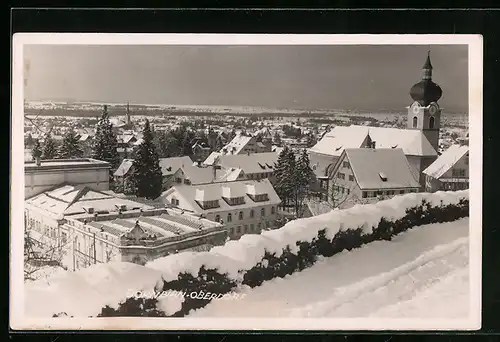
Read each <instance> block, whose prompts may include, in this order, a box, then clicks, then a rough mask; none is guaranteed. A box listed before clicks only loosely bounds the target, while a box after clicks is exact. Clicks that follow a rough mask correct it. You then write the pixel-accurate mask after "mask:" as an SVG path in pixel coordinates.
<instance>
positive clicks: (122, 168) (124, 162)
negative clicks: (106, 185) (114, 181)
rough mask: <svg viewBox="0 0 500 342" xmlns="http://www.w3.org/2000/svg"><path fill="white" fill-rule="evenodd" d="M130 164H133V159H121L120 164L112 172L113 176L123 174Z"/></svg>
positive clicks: (127, 170)
mask: <svg viewBox="0 0 500 342" xmlns="http://www.w3.org/2000/svg"><path fill="white" fill-rule="evenodd" d="M132 164H134V160H133V159H123V160H122V163H121V164H120V166H118V168H117V169H116V171H115V172H114V173H113V176H117V177H123V176H125V175H126V174H127V173H128V172H129V171H130V168H131V167H132Z"/></svg>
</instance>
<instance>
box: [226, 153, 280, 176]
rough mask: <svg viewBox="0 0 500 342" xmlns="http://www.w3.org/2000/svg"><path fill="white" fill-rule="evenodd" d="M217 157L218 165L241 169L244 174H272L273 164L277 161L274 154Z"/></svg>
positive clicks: (276, 154) (276, 155) (276, 156)
mask: <svg viewBox="0 0 500 342" xmlns="http://www.w3.org/2000/svg"><path fill="white" fill-rule="evenodd" d="M218 157H219V159H218V163H217V164H218V165H221V166H223V167H227V168H230V167H232V168H238V169H242V170H243V172H245V173H246V174H249V173H266V172H273V171H274V163H275V162H277V161H278V153H276V152H263V153H251V154H246V153H244V154H236V155H221V156H218Z"/></svg>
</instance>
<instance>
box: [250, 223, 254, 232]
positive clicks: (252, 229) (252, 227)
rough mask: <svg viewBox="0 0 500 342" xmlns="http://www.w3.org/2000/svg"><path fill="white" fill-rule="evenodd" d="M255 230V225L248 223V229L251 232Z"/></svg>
mask: <svg viewBox="0 0 500 342" xmlns="http://www.w3.org/2000/svg"><path fill="white" fill-rule="evenodd" d="M254 230H255V225H254V224H253V223H251V224H250V231H251V232H253V231H254Z"/></svg>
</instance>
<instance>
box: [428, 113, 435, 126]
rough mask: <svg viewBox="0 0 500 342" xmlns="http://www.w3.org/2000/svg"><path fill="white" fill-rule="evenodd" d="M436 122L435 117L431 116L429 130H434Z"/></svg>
mask: <svg viewBox="0 0 500 342" xmlns="http://www.w3.org/2000/svg"><path fill="white" fill-rule="evenodd" d="M434 120H435V119H434V117H433V116H431V117H430V118H429V128H430V129H433V128H434Z"/></svg>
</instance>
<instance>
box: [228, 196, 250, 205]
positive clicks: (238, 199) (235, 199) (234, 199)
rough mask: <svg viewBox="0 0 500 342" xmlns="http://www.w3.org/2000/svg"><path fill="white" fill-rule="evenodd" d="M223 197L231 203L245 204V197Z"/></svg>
mask: <svg viewBox="0 0 500 342" xmlns="http://www.w3.org/2000/svg"><path fill="white" fill-rule="evenodd" d="M223 198H224V200H225V201H226V202H227V204H229V205H241V204H245V197H232V198H227V197H223Z"/></svg>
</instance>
